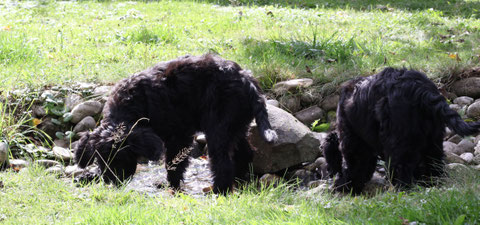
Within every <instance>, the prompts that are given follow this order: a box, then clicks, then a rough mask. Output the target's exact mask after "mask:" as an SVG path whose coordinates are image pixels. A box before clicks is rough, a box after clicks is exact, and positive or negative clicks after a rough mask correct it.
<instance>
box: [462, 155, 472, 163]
mask: <svg viewBox="0 0 480 225" xmlns="http://www.w3.org/2000/svg"><path fill="white" fill-rule="evenodd" d="M460 158H462V159H463V160H464V161H465V162H466V163H468V164H470V163H472V161H473V154H472V153H470V152H465V153H463V154H461V155H460Z"/></svg>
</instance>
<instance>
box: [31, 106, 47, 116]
mask: <svg viewBox="0 0 480 225" xmlns="http://www.w3.org/2000/svg"><path fill="white" fill-rule="evenodd" d="M46 115H47V111H45V108H44V107H43V106H41V105H33V106H32V116H33V117H35V118H43V117H44V116H46Z"/></svg>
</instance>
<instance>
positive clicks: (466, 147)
mask: <svg viewBox="0 0 480 225" xmlns="http://www.w3.org/2000/svg"><path fill="white" fill-rule="evenodd" d="M474 147H475V144H473V141H471V140H470V139H468V138H465V139H463V140H462V141H460V143H458V145H457V147H456V148H455V154H457V155H461V154H463V153H465V152H474V150H473V148H474Z"/></svg>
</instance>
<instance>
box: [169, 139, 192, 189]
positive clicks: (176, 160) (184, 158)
mask: <svg viewBox="0 0 480 225" xmlns="http://www.w3.org/2000/svg"><path fill="white" fill-rule="evenodd" d="M192 142H193V137H192V136H175V137H171V138H169V139H168V140H167V141H166V142H165V147H166V148H167V152H166V158H165V168H166V169H167V180H168V182H169V184H170V187H172V188H173V189H176V190H178V189H180V181H182V180H183V173H184V172H185V169H186V168H187V166H188V163H189V159H188V157H189V155H190V152H189V149H190V146H191V145H192Z"/></svg>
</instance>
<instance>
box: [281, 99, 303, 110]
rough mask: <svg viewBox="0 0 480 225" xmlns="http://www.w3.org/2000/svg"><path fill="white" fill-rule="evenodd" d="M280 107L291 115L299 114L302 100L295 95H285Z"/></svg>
mask: <svg viewBox="0 0 480 225" xmlns="http://www.w3.org/2000/svg"><path fill="white" fill-rule="evenodd" d="M280 105H281V106H282V107H284V108H285V109H287V110H288V111H289V112H291V113H295V112H298V111H299V110H300V109H301V105H300V100H299V99H298V98H297V97H296V96H293V95H285V96H282V97H281V98H280Z"/></svg>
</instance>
